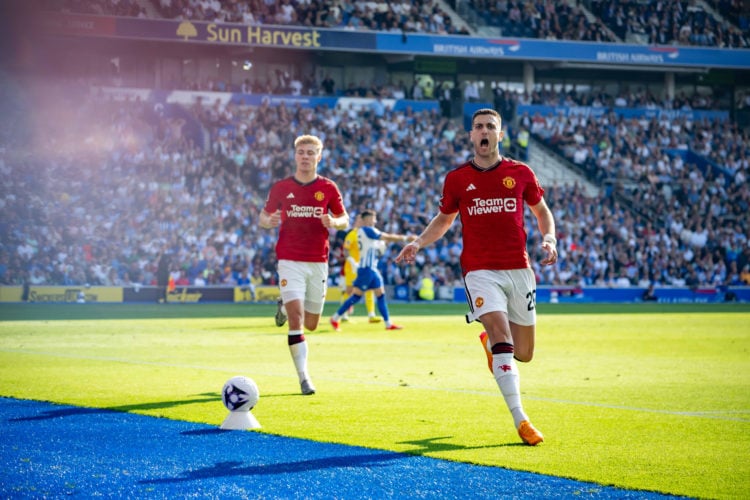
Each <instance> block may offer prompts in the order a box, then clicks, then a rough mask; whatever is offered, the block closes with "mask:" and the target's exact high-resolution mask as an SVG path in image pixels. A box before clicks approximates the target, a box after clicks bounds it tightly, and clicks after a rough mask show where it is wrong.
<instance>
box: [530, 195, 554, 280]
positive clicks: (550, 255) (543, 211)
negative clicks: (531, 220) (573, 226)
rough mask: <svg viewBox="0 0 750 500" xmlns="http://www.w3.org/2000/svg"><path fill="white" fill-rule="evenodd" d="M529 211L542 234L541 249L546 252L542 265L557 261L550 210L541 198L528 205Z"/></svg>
mask: <svg viewBox="0 0 750 500" xmlns="http://www.w3.org/2000/svg"><path fill="white" fill-rule="evenodd" d="M529 208H530V209H531V212H532V213H533V214H534V217H536V223H537V226H538V227H539V231H540V232H541V233H542V234H543V235H544V236H543V237H542V249H543V250H544V251H545V252H547V257H545V258H544V259H542V261H541V264H542V265H548V264H554V263H555V262H557V238H556V237H555V217H554V216H553V215H552V210H550V209H549V207H548V206H547V203H546V202H545V201H544V198H542V199H541V200H540V201H539V203H537V204H536V205H529Z"/></svg>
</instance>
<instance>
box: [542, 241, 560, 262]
mask: <svg viewBox="0 0 750 500" xmlns="http://www.w3.org/2000/svg"><path fill="white" fill-rule="evenodd" d="M542 250H544V251H545V252H547V256H546V257H545V258H543V259H542V261H541V264H542V265H543V266H549V265H552V264H554V263H555V262H557V245H556V244H555V243H552V242H550V241H543V242H542Z"/></svg>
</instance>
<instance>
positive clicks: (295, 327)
mask: <svg viewBox="0 0 750 500" xmlns="http://www.w3.org/2000/svg"><path fill="white" fill-rule="evenodd" d="M305 264H306V263H302V262H294V261H287V260H281V261H279V267H278V270H279V283H280V288H281V296H282V299H283V301H284V307H285V308H286V312H287V316H288V320H289V333H288V335H287V344H288V346H289V353H290V354H291V356H292V361H293V362H294V367H295V369H296V371H297V377H298V378H299V382H300V387H301V389H302V393H303V394H314V393H315V388H314V387H312V384H311V382H309V381H310V375H309V373H308V369H307V340H306V339H305V335H304V330H303V329H302V323H303V321H304V309H303V304H304V300H305V288H306V278H305V275H306V273H307V270H306V269H305Z"/></svg>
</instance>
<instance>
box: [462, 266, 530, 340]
mask: <svg viewBox="0 0 750 500" xmlns="http://www.w3.org/2000/svg"><path fill="white" fill-rule="evenodd" d="M464 286H465V288H466V300H467V301H468V302H469V314H467V315H466V321H467V322H469V323H471V322H472V321H476V320H478V319H479V317H480V316H482V315H483V314H487V313H488V312H494V311H502V312H505V313H507V314H508V320H509V321H511V322H512V323H515V324H517V325H523V326H529V325H534V324H536V279H535V278H534V271H532V270H531V269H511V270H507V271H486V270H480V271H471V272H469V273H468V274H467V275H466V276H465V277H464Z"/></svg>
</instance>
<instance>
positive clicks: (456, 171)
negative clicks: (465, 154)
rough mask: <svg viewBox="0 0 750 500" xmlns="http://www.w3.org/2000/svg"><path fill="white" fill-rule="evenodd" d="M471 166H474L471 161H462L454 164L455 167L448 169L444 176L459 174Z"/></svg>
mask: <svg viewBox="0 0 750 500" xmlns="http://www.w3.org/2000/svg"><path fill="white" fill-rule="evenodd" d="M473 168H474V166H473V164H472V163H471V161H465V162H463V163H460V164H458V165H456V166H455V167H453V169H451V170H449V171H448V173H447V174H446V177H455V176H460V175H462V174H464V173H466V172H467V171H469V170H471V169H473Z"/></svg>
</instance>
